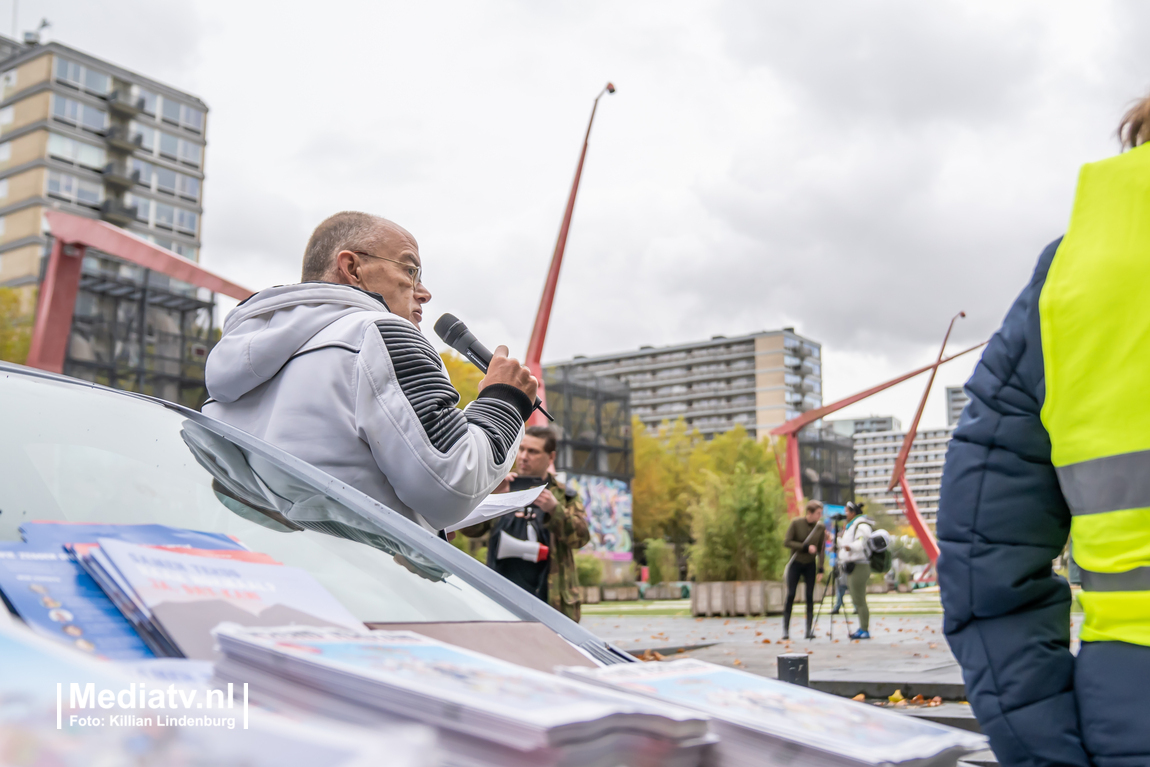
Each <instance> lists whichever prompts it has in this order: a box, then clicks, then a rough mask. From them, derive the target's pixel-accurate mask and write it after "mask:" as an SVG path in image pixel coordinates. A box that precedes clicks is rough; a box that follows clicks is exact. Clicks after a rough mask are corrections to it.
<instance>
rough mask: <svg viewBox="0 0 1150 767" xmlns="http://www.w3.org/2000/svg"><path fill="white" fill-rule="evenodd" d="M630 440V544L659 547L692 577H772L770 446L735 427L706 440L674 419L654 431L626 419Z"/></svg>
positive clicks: (780, 519)
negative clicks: (658, 543)
mask: <svg viewBox="0 0 1150 767" xmlns="http://www.w3.org/2000/svg"><path fill="white" fill-rule="evenodd" d="M632 434H633V435H634V436H633V439H634V442H633V449H634V462H635V476H634V479H633V480H632V485H631V491H632V520H633V529H634V536H635V540H638V541H645V542H648V541H655V540H662V541H667V542H668V543H670V544H672V545H673V547H674V550H675V554H676V559H677V561H678V562H679V563H680V565H684V566H685V565H686V564H687V559H688V554H690V556H691V561H692V563H695V562H696V561H697V562H698V564H697V565H696V564H693V566H694V568H695V569H696V570H697V571H698V570H699V567H702V571H701V572H706V573H725V574H730V573H743V574H746V573H761V574H762V577H772V578H773V577H775V575H776V570H777V569H778V562H779V558H780V557H782V545H781V529H780V526H781V527H785V517H786V512H785V501H784V497H783V494H782V488H781V486H780V485H779V478H778V470H777V469H776V467H775V463H774V455H773V453H772V452H771V450H770V446H769V445H768V444H767V443H765V442H757V441H755V440H754V439H752V438H751V436H750V435H749V434H747V432H746V430H745V429H744V428H743V427H742V426H736V427H735V428H734V429H731V430H730V431H727V432H725V433H723V434H719V435H717V436H715V438H714V439H711V440H709V441H708V440H705V439H704V438H703V436H702V435H701V434H700V433H699V432H698V430H690V429H688V428H687V425H686V423H685V422H684V421H683V420H682V419H679V420H678V421H676V422H674V423H671V424H667V423H665V424H663V425H662V426H661V427H660V428H659V429H658V430H656V431H651V430H648V429H646V428H645V427H644V426H643V424H642V422H640V421H639V420H638V419H634V421H633V424H632ZM732 536H734V537H732ZM648 545H649V544H648ZM776 549H777V551H775V550H776ZM700 577H701V576H700ZM723 577H726V576H725V575H724V576H723Z"/></svg>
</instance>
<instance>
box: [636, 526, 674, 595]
mask: <svg viewBox="0 0 1150 767" xmlns="http://www.w3.org/2000/svg"><path fill="white" fill-rule="evenodd" d="M644 544H645V549H646V553H647V567H648V572H647V575H648V582H649V583H650V584H651V585H652V586H657V585H659V584H660V583H666V582H668V581H677V580H679V562H678V559H677V558H676V556H675V549H674V547H673V546H671V544H669V543H667V542H666V541H665V540H663V539H662V538H648V539H647V540H646V541H644Z"/></svg>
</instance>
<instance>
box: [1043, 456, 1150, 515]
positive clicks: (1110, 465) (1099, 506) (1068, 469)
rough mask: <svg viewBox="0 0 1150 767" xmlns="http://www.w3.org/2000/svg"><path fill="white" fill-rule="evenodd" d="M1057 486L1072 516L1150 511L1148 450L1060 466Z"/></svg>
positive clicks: (1149, 459)
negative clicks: (1149, 508) (1123, 511)
mask: <svg viewBox="0 0 1150 767" xmlns="http://www.w3.org/2000/svg"><path fill="white" fill-rule="evenodd" d="M1057 471H1058V484H1059V485H1061V486H1062V495H1064V496H1065V497H1066V503H1067V504H1068V505H1069V506H1070V513H1071V514H1073V515H1074V516H1076V517H1077V516H1080V515H1082V514H1102V513H1104V512H1107V511H1121V510H1122V509H1143V508H1147V507H1150V450H1140V451H1138V452H1137V453H1122V454H1121V455H1108V456H1106V457H1105V458H1095V459H1094V460H1092V461H1082V462H1081V463H1072V464H1070V465H1069V466H1059V467H1058V469H1057Z"/></svg>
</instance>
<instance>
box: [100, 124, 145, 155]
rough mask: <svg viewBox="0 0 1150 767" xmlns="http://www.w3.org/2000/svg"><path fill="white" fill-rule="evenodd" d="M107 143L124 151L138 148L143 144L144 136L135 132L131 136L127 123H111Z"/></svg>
mask: <svg viewBox="0 0 1150 767" xmlns="http://www.w3.org/2000/svg"><path fill="white" fill-rule="evenodd" d="M108 143H109V144H111V145H112V146H113V147H115V148H116V149H119V150H121V151H124V152H132V151H135V150H136V149H140V148H141V147H142V146H143V144H144V137H143V136H141V135H139V134H137V135H135V136H133V135H132V134H131V132H130V131H129V130H128V126H127V125H113V126H112V128H111V130H109V131H108Z"/></svg>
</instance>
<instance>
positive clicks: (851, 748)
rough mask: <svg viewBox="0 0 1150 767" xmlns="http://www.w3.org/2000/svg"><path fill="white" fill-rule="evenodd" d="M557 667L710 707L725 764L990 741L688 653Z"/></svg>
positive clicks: (896, 755)
mask: <svg viewBox="0 0 1150 767" xmlns="http://www.w3.org/2000/svg"><path fill="white" fill-rule="evenodd" d="M559 671H560V673H561V674H563V675H564V676H567V677H569V678H574V679H580V680H583V681H586V682H591V683H594V684H597V685H601V686H603V687H606V688H609V689H614V690H618V691H624V692H630V693H638V694H640V695H644V696H648V697H650V698H655V699H658V700H661V701H666V702H670V703H675V704H678V705H682V706H687V707H690V708H694V709H696V710H698V711H702V712H705V713H707V714H709V715H710V716H711V717H712V727H711V729H712V731H714V732H715V733H716V734H717V735H718V736H719V738H720V744H719V747H718V756H719V763H720V764H721V765H722V767H741V765H759V764H802V765H811V766H812V767H824V766H825V767H838V766H839V765H880V764H881V765H905V766H907V767H910V766H913V767H936V766H937V767H943V766H950V765H954V764H956V763H957V761H958V759H959V757H960V756H962V755H963V754H966V753H970V752H973V751H979V750H982V749H985V748H987V744H986V738H985V737H983V736H982V735H976V734H974V733H970V732H966V731H965V730H958V729H954V728H951V727H945V726H943V725H940V724H935V723H933V722H929V721H926V720H923V719H919V718H918V717H912V716H904V715H902V714H898V713H894V712H891V711H884V710H882V709H881V708H877V707H875V706H871V705H867V704H865V703H858V702H856V701H852V700H846V699H844V698H840V697H836V696H834V695H829V694H827V693H821V692H817V691H815V690H811V689H809V688H806V687H800V686H798V685H793V684H787V683H785V682H779V681H777V680H775V679H768V678H766V677H761V676H756V675H755V674H749V673H746V672H744V671H736V670H734V669H730V668H726V667H725V666H717V665H715V664H712V663H705V662H703V661H698V660H693V659H691V660H677V661H670V662H666V663H627V664H622V665H618V666H608V667H606V668H595V669H593V668H580V667H568V668H563V669H560V670H559Z"/></svg>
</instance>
